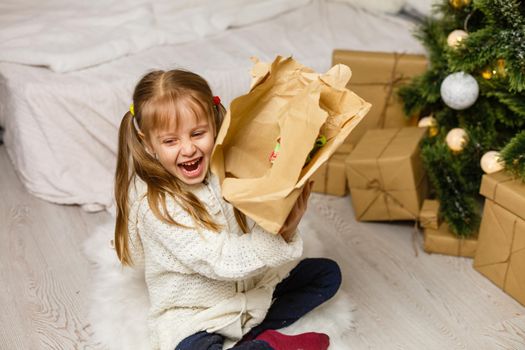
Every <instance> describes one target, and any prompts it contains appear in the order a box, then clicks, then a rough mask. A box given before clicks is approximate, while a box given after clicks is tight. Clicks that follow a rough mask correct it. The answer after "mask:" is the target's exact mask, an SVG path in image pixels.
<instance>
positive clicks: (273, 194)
mask: <svg viewBox="0 0 525 350" xmlns="http://www.w3.org/2000/svg"><path fill="white" fill-rule="evenodd" d="M350 76H351V71H350V69H349V68H348V67H346V66H344V65H337V66H334V67H333V68H332V69H330V70H329V71H328V72H327V73H326V74H318V73H316V72H314V71H313V70H312V69H310V68H308V67H305V66H303V65H301V64H300V63H298V62H297V61H295V60H293V59H292V58H282V57H277V58H276V59H275V60H274V62H273V63H271V64H267V63H262V62H257V63H256V64H255V65H254V67H253V69H252V77H253V79H252V87H251V89H250V91H249V92H248V93H247V94H246V95H243V96H240V97H238V98H236V99H234V100H233V101H232V103H231V105H230V109H229V111H228V113H227V115H226V117H225V120H224V122H223V125H222V127H221V130H220V131H219V134H218V136H217V140H216V144H215V148H214V151H213V155H212V160H211V169H212V171H213V172H214V173H215V174H216V175H217V176H218V177H219V180H220V183H221V189H222V195H223V197H224V198H225V199H226V200H227V201H229V202H230V203H231V204H232V205H233V206H235V207H236V208H237V209H239V210H240V211H241V212H243V213H244V214H246V215H247V216H248V217H250V218H252V219H253V220H254V221H255V222H257V223H258V224H259V225H260V226H262V227H263V228H264V229H266V230H268V231H270V232H273V233H277V232H278V231H279V229H280V228H281V227H282V225H283V223H284V221H285V220H286V218H287V216H288V214H289V213H290V210H291V209H292V207H293V205H294V204H295V201H296V200H297V197H298V196H299V195H300V193H301V191H302V187H303V186H304V184H305V183H306V181H307V180H308V179H309V178H310V177H311V176H312V174H313V173H314V172H315V171H316V170H317V169H318V168H319V167H320V166H321V165H322V164H323V163H324V162H326V161H327V160H328V158H329V157H330V156H331V155H332V154H333V153H334V152H335V150H336V149H337V148H338V147H339V146H340V145H341V144H342V143H343V141H344V139H345V138H346V137H347V136H348V135H349V134H350V132H351V131H352V130H353V129H354V128H355V127H356V125H357V124H358V123H359V122H360V121H361V119H362V118H363V117H364V115H365V114H366V113H367V112H368V110H369V109H370V104H369V103H367V102H365V101H364V100H363V99H361V98H360V97H358V96H357V95H356V94H354V93H353V92H351V91H350V90H348V89H346V88H345V85H346V84H347V82H348V80H349V79H350ZM320 134H321V135H324V136H326V138H327V140H328V141H327V143H326V145H324V146H323V147H322V148H321V149H320V150H319V151H318V152H317V153H316V154H315V155H314V156H313V158H312V159H311V160H310V161H309V163H308V164H307V165H306V166H305V161H306V159H307V157H308V155H309V153H310V151H311V150H312V147H313V145H314V143H315V141H316V139H317V137H318V136H319V135H320ZM278 140H279V142H280V151H279V155H278V157H277V158H276V159H275V161H274V162H273V164H272V163H271V162H270V161H269V156H270V154H271V153H272V150H274V148H275V146H276V143H277V141H278Z"/></svg>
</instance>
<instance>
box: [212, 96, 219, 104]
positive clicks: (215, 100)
mask: <svg viewBox="0 0 525 350" xmlns="http://www.w3.org/2000/svg"><path fill="white" fill-rule="evenodd" d="M213 104H214V105H216V106H218V105H220V104H221V98H220V97H219V96H213Z"/></svg>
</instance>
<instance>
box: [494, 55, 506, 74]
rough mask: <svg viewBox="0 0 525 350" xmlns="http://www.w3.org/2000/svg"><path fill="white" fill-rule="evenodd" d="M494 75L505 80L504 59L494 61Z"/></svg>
mask: <svg viewBox="0 0 525 350" xmlns="http://www.w3.org/2000/svg"><path fill="white" fill-rule="evenodd" d="M496 74H497V75H498V77H500V78H505V77H506V76H507V68H505V59H504V58H500V59H498V60H497V61H496Z"/></svg>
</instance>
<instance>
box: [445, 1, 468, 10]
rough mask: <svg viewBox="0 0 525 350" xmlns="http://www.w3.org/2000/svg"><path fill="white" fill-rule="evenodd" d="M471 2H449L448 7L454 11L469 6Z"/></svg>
mask: <svg viewBox="0 0 525 350" xmlns="http://www.w3.org/2000/svg"><path fill="white" fill-rule="evenodd" d="M470 2H471V0H449V3H450V6H452V7H453V8H455V9H456V10H458V9H460V8H463V7H465V6H468V5H470Z"/></svg>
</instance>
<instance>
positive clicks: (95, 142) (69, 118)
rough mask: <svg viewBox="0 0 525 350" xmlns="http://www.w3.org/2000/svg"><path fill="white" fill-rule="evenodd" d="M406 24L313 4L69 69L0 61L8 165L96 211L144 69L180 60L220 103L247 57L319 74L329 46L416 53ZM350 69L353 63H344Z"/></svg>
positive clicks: (28, 180)
mask: <svg viewBox="0 0 525 350" xmlns="http://www.w3.org/2000/svg"><path fill="white" fill-rule="evenodd" d="M412 29H413V23H411V22H409V21H407V20H404V19H402V18H399V17H395V16H389V15H384V14H371V13H368V12H365V11H363V10H360V9H358V8H354V7H351V6H349V5H346V4H342V3H325V2H324V1H314V2H312V3H311V4H310V5H307V6H304V7H301V8H299V9H296V10H293V11H290V12H287V13H285V14H282V15H280V16H279V17H276V18H273V19H271V20H267V21H263V22H259V23H256V24H252V25H249V26H246V27H241V28H236V29H230V30H227V31H225V32H221V33H218V34H216V35H214V36H211V37H208V38H201V39H197V40H194V41H191V42H188V43H185V44H176V45H167V46H156V47H153V48H149V49H147V50H145V51H142V52H140V53H138V54H134V55H130V56H126V57H123V58H120V59H117V60H114V61H111V62H109V63H105V64H101V65H98V66H95V67H92V68H88V69H84V70H79V71H74V72H70V73H56V72H53V71H51V70H49V69H47V68H40V67H34V66H24V65H19V64H12V63H0V125H1V126H3V127H4V128H5V135H4V143H5V146H6V147H7V151H8V154H9V156H10V158H11V160H12V162H13V165H14V168H15V170H16V171H17V173H18V174H19V176H20V178H21V180H22V182H23V183H24V185H25V186H26V187H27V189H28V190H29V191H30V192H31V193H33V194H34V195H36V196H38V197H40V198H43V199H45V200H49V201H52V202H56V203H67V204H80V205H84V206H85V208H86V209H99V208H100V209H101V208H103V207H105V206H109V205H110V204H111V202H112V197H113V190H112V182H113V172H114V168H115V160H116V150H117V128H118V125H119V122H120V120H121V118H122V116H123V115H124V113H125V112H126V111H127V109H128V106H129V103H130V100H131V94H132V89H133V87H134V85H135V83H136V82H137V80H138V79H139V78H140V76H141V75H143V74H144V73H145V72H146V71H148V70H151V69H159V68H160V69H170V68H175V67H182V68H186V69H190V70H192V71H195V72H197V73H199V74H201V75H202V76H203V77H205V78H206V79H207V80H208V81H209V83H210V85H211V87H212V89H213V91H214V93H215V94H216V95H219V96H221V98H222V100H223V102H225V104H226V105H227V104H228V103H229V102H230V101H231V100H232V99H233V98H234V97H236V96H238V95H241V94H243V93H245V92H246V91H247V89H248V87H249V81H250V79H249V73H248V72H249V69H250V68H251V65H252V63H251V61H250V60H249V57H251V56H257V57H259V58H260V59H262V60H264V61H271V60H273V58H274V57H275V56H276V55H278V54H279V55H283V56H287V55H293V56H294V57H295V58H296V59H297V60H298V61H299V62H301V63H303V64H306V65H308V66H310V67H312V68H314V69H315V70H317V71H326V70H328V69H329V67H330V63H331V54H332V51H333V49H335V48H346V49H354V50H369V51H397V52H409V53H423V52H424V50H423V48H422V47H421V45H420V43H419V42H418V41H417V40H416V39H415V38H413V36H412ZM351 68H352V67H351Z"/></svg>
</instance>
